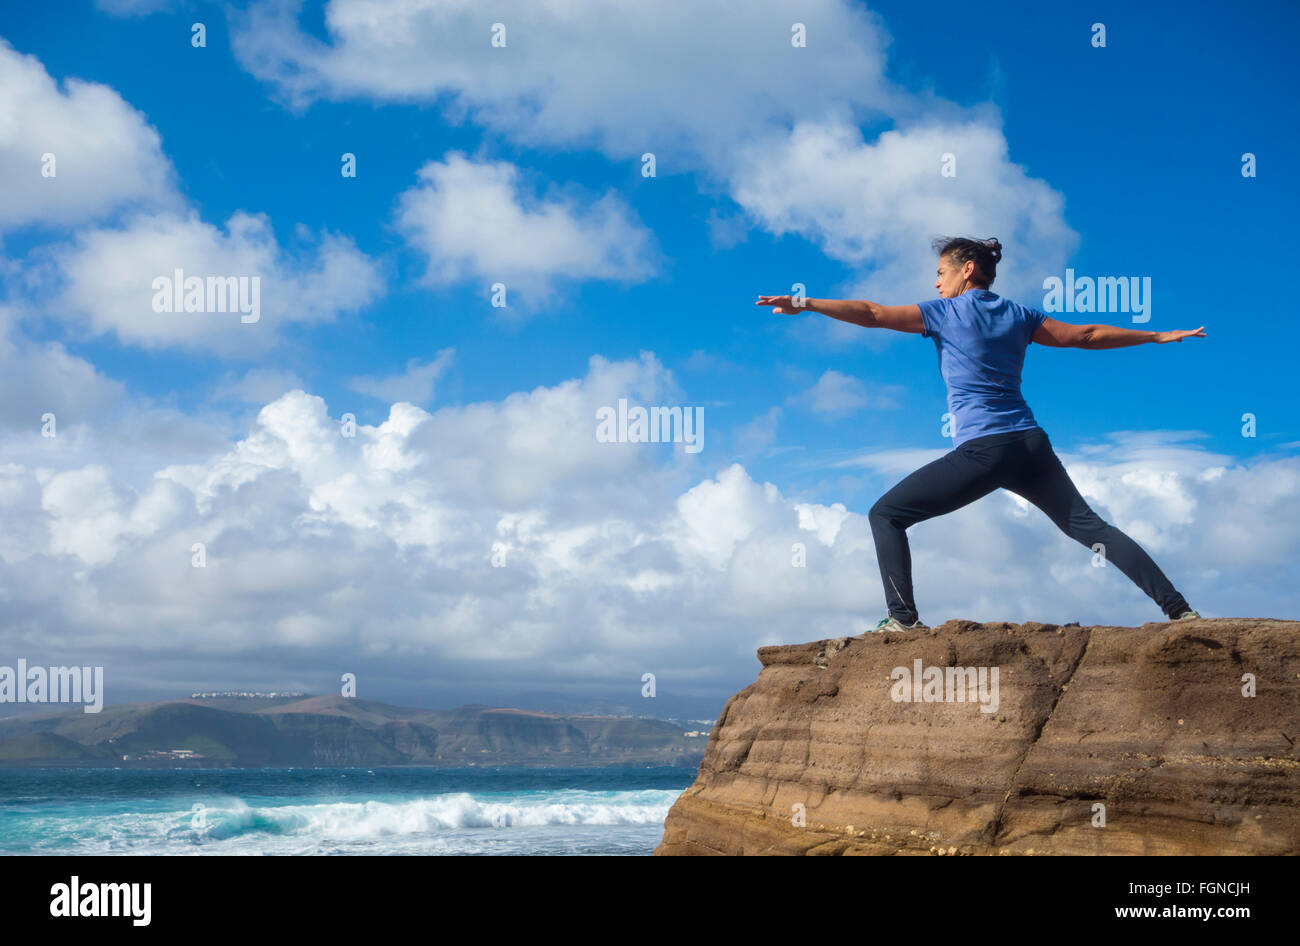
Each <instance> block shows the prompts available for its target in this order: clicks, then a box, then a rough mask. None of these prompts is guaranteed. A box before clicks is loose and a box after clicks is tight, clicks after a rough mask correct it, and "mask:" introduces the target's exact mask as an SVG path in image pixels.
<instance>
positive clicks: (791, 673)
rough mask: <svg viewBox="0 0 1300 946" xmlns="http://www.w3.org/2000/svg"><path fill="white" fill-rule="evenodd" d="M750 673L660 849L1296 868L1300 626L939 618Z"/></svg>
mask: <svg viewBox="0 0 1300 946" xmlns="http://www.w3.org/2000/svg"><path fill="white" fill-rule="evenodd" d="M758 659H759V661H760V662H761V663H762V665H763V667H762V670H761V671H760V673H759V675H758V680H757V681H756V682H755V683H753V684H752V685H751V686H749V687H747V688H746V689H744V690H742V691H741V692H739V693H737V694H736V695H735V696H733V697H732V698H731V699H730V700H729V701H728V702H727V704H726V707H725V708H724V709H723V711H722V715H721V716H720V717H719V719H718V722H717V723H716V725H715V726H714V728H713V732H712V734H711V735H710V737H709V743H708V748H707V751H706V753H705V757H704V760H703V762H701V763H700V768H699V774H698V776H697V778H696V780H695V783H694V784H693V785H692V786H691V787H690V788H689V789H687V790H686V792H685V793H683V794H682V796H681V797H680V798H679V799H678V800H677V802H676V803H675V804H674V805H673V807H672V810H671V811H670V812H669V814H668V818H667V821H666V823H665V830H664V837H663V841H662V843H661V844H660V845H659V848H658V849H657V850H656V852H655V853H656V854H1287V853H1289V854H1296V853H1300V748H1297V745H1296V741H1297V739H1300V622H1295V621H1277V620H1264V619H1240V618H1218V619H1201V620H1190V621H1183V622H1176V623H1163V622H1162V623H1153V624H1146V625H1143V626H1142V627H1136V628H1133V627H1080V626H1078V625H1066V626H1057V625H1053V624H1038V623H1028V624H1019V625H1012V624H978V623H974V622H971V621H949V622H947V623H946V624H943V625H941V626H939V627H937V628H934V629H933V630H930V631H920V632H911V633H893V634H868V635H866V636H865V637H861V638H839V639H834V640H823V641H815V642H812V643H807V644H794V645H789V646H782V647H764V648H761V649H760V650H759V652H758ZM1251 693H1253V694H1254V695H1250V694H1251Z"/></svg>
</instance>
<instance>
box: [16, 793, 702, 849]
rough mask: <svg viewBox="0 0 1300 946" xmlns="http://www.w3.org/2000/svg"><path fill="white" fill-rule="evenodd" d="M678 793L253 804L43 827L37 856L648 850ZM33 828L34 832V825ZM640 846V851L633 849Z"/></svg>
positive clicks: (61, 820) (122, 814)
mask: <svg viewBox="0 0 1300 946" xmlns="http://www.w3.org/2000/svg"><path fill="white" fill-rule="evenodd" d="M677 795H678V793H677V792H675V791H660V790H649V789H647V790H641V791H610V792H593V791H582V790H576V789H575V790H566V791H557V792H544V793H543V792H537V793H523V794H512V795H494V794H488V793H484V794H469V793H465V792H458V793H449V794H443V795H434V796H430V797H425V798H392V799H386V800H364V801H363V800H356V801H319V802H314V803H302V802H298V801H291V800H285V801H284V803H278V802H277V803H261V802H255V803H254V804H252V805H250V804H248V803H246V802H244V801H243V800H241V799H238V798H216V799H209V800H205V801H202V802H199V803H198V804H201V805H202V812H201V817H196V811H195V809H194V808H187V809H181V810H178V809H176V808H169V809H168V810H162V809H161V808H159V809H155V810H149V811H120V810H119V811H115V812H111V813H109V812H103V813H99V814H97V815H94V816H92V817H86V813H85V812H82V813H80V815H79V816H78V817H76V818H70V817H58V816H48V815H47V816H46V817H43V818H41V819H39V820H40V822H41V824H40V825H39V832H38V833H39V835H40V836H41V842H40V844H39V845H38V847H39V849H40V851H39V852H41V853H56V852H57V853H104V854H111V853H132V854H146V853H148V854H347V853H396V854H403V853H412V854H414V853H479V852H483V853H487V852H491V853H534V852H536V853H542V852H547V853H567V852H572V853H577V852H578V851H577V850H576V848H581V849H582V850H584V851H592V850H596V849H603V848H605V847H606V846H608V847H610V848H612V850H611V851H610V853H618V852H619V850H618V849H619V848H620V847H627V848H628V850H627V853H634V852H635V853H640V852H643V850H644V848H645V845H646V844H647V843H653V840H652V839H654V838H655V837H656V835H657V834H658V832H660V831H662V826H663V821H664V818H665V816H666V815H667V814H668V809H669V807H671V805H672V803H673V801H674V800H675V799H676V798H677ZM29 827H32V828H36V827H37V825H35V824H31V825H29ZM632 848H636V850H635V851H634V850H632Z"/></svg>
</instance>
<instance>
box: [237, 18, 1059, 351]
mask: <svg viewBox="0 0 1300 946" xmlns="http://www.w3.org/2000/svg"><path fill="white" fill-rule="evenodd" d="M295 14H296V8H295V7H293V6H287V5H284V4H268V3H262V4H256V5H254V6H253V7H251V8H250V9H249V11H248V12H247V14H246V15H244V16H242V17H240V16H237V17H236V18H235V24H236V25H235V38H234V46H235V50H236V54H237V56H238V57H239V58H240V60H241V61H242V62H243V63H244V65H245V66H246V67H247V68H248V69H250V71H252V72H253V74H254V75H257V76H258V77H260V78H262V79H264V80H266V81H268V82H271V83H273V84H274V85H275V86H276V87H277V88H278V89H279V90H280V91H281V92H282V93H283V94H284V95H285V96H287V97H288V98H289V99H290V100H291V101H292V102H294V103H296V104H300V105H301V104H305V103H307V102H309V101H312V100H313V99H316V98H320V97H326V98H363V99H370V100H375V101H385V102H407V103H412V102H421V103H434V102H436V103H438V104H439V105H440V106H441V107H443V109H444V111H445V113H446V114H447V115H448V116H449V117H450V118H451V119H452V120H454V121H460V120H462V119H463V118H466V117H468V118H472V120H473V121H475V122H476V123H477V124H479V125H481V126H483V127H485V128H487V129H489V130H491V131H493V132H495V133H498V134H501V135H504V136H505V137H507V138H509V139H511V140H513V141H514V142H516V143H519V144H524V145H529V146H534V147H549V148H552V149H561V148H563V149H567V150H572V149H575V148H593V149H597V150H599V151H600V152H602V153H603V154H605V155H606V156H607V157H609V158H611V159H613V160H615V161H633V160H639V159H640V157H641V155H642V154H643V153H645V152H652V153H655V154H656V157H657V159H658V161H657V165H658V172H659V173H660V174H671V173H676V172H679V171H691V172H694V171H697V170H703V171H705V172H706V174H705V175H704V177H705V178H706V179H707V185H708V186H707V189H708V190H710V191H712V192H717V191H718V190H722V191H723V192H725V193H728V194H729V195H730V196H731V198H732V199H733V200H734V201H735V202H736V203H737V204H738V205H739V206H740V207H741V208H742V209H743V211H744V212H745V213H746V214H747V215H748V216H749V218H750V219H751V220H753V221H755V222H757V223H758V224H759V225H760V226H762V227H764V228H765V229H767V230H768V231H770V232H771V233H774V234H778V235H780V234H785V233H793V234H798V235H800V236H803V237H805V238H807V239H809V240H811V241H813V242H814V243H816V244H817V245H818V246H820V247H821V248H822V249H823V251H824V252H825V253H826V254H827V255H829V256H831V257H833V258H835V259H838V260H842V261H843V262H845V263H847V264H849V265H850V266H852V267H854V268H855V270H856V274H855V275H854V276H853V277H851V278H850V279H849V280H848V281H847V288H846V289H845V290H843V291H842V294H846V295H854V296H866V297H868V298H875V299H877V300H879V301H883V302H886V303H896V304H897V303H906V302H911V301H921V300H922V299H925V298H932V297H933V294H934V290H933V289H932V285H933V271H934V262H935V261H934V258H933V256H932V253H931V250H930V247H929V241H930V239H931V238H932V237H934V236H936V235H939V234H941V233H952V234H963V235H974V236H989V235H996V236H997V237H999V239H1001V241H1002V243H1003V245H1004V246H1005V247H1006V257H1005V261H1004V262H1003V264H1002V266H1001V267H1000V272H999V274H998V281H997V288H998V289H999V290H1000V291H1002V292H1004V293H1005V294H1008V295H1012V296H1020V297H1022V298H1026V301H1027V303H1029V304H1032V303H1033V301H1034V298H1036V297H1040V296H1041V285H1042V278H1043V276H1044V275H1045V274H1047V273H1054V272H1060V271H1061V269H1062V267H1063V265H1064V262H1065V260H1066V259H1067V257H1068V254H1069V252H1070V251H1071V250H1072V249H1073V247H1074V245H1075V243H1076V241H1077V237H1076V235H1075V233H1074V232H1073V231H1072V230H1071V229H1070V228H1069V227H1068V226H1067V225H1066V224H1065V222H1064V216H1063V214H1064V206H1063V200H1062V198H1061V196H1060V195H1059V194H1058V193H1057V192H1055V191H1054V190H1052V189H1051V187H1049V186H1048V185H1047V184H1046V183H1044V182H1043V181H1041V180H1037V179H1034V178H1032V177H1030V176H1029V175H1028V174H1027V173H1026V171H1025V170H1024V169H1023V168H1021V167H1019V166H1018V165H1015V164H1013V163H1012V161H1011V156H1010V155H1009V153H1008V149H1007V143H1006V139H1005V136H1004V135H1003V133H1002V129H1001V124H1000V119H999V117H998V115H997V113H996V111H995V110H994V109H992V108H988V107H977V108H961V107H958V106H956V105H954V104H953V103H950V102H945V101H943V100H941V99H938V98H936V97H935V96H933V95H931V94H928V93H924V92H922V93H911V92H908V91H906V90H903V89H900V88H897V87H895V86H894V85H892V84H891V83H890V82H889V81H888V80H887V79H886V78H885V72H884V67H885V49H886V48H887V46H888V44H889V40H890V37H889V35H888V32H887V29H886V26H885V23H884V21H883V20H881V19H880V18H879V17H877V16H876V15H875V14H874V13H872V12H870V11H868V10H865V9H864V8H862V7H861V6H860V5H858V4H855V3H851V2H849V0H811V2H809V3H803V4H801V5H800V7H799V10H798V21H799V22H801V23H803V24H805V26H806V28H807V47H806V48H802V49H801V48H794V47H792V45H791V32H790V30H791V20H792V17H791V15H790V13H789V11H788V9H787V6H786V4H784V3H781V2H778V0H758V2H753V3H747V4H745V5H744V8H743V10H741V11H738V10H737V8H736V7H735V5H733V4H728V3H725V2H723V0H707V2H700V0H677V2H664V3H658V4H656V5H655V16H654V17H653V18H647V17H646V16H645V14H644V10H643V9H642V8H641V7H639V6H637V5H634V4H633V5H628V4H618V3H612V2H598V3H593V2H579V0H571V2H562V3H552V4H545V5H541V6H539V5H537V4H530V3H522V2H520V3H517V4H516V3H506V4H505V5H504V6H503V7H500V8H499V12H498V13H496V14H494V16H498V17H500V18H501V20H502V21H504V22H505V23H507V25H508V34H507V45H506V47H505V48H493V47H492V46H491V45H490V44H489V29H488V25H487V24H485V23H484V22H483V20H482V18H481V17H480V16H479V13H478V10H477V6H476V4H474V3H472V2H469V0H462V2H453V3H441V4H436V5H431V4H423V3H413V2H408V0H331V2H330V3H329V4H328V6H327V8H326V17H325V23H326V29H327V31H328V34H329V39H328V41H327V42H323V41H321V40H319V39H316V38H315V37H312V36H309V35H307V34H305V33H303V32H302V31H301V30H300V29H299V27H298V26H297V24H296V23H295V22H294V15H295ZM864 121H869V122H870V123H871V125H872V127H880V126H885V127H888V126H889V125H891V124H892V126H893V127H892V128H890V130H887V131H885V132H884V133H883V134H880V135H879V137H878V138H876V139H875V140H871V141H867V140H864V139H863V136H862V132H861V131H860V128H859V124H860V123H862V122H864ZM945 154H952V155H954V156H955V159H956V176H955V177H943V176H942V175H941V174H940V170H941V161H942V156H943V155H945ZM719 185H720V186H719ZM708 219H709V221H710V223H709V227H710V230H711V233H712V238H713V239H714V240H715V241H720V245H730V244H732V243H734V242H735V241H736V240H738V239H739V238H740V236H741V234H740V233H739V232H738V231H737V228H736V226H735V220H734V215H730V214H723V215H722V216H719V215H718V214H717V212H716V211H715V212H714V213H713V214H712V215H711V216H710V217H709V218H708ZM724 220H730V221H731V223H730V224H724V223H722V221H724ZM823 294H830V292H829V291H827V292H824V293H823ZM820 331H824V332H825V333H826V334H827V336H828V337H829V339H830V340H831V341H833V342H834V343H836V344H841V345H842V344H844V343H845V342H846V341H847V340H848V339H850V338H852V339H855V340H861V339H864V338H869V337H870V334H869V333H860V332H859V333H856V334H849V333H847V332H846V330H845V329H844V328H843V327H840V328H835V327H827V328H824V329H822V330H820Z"/></svg>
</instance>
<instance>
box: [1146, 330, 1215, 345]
mask: <svg viewBox="0 0 1300 946" xmlns="http://www.w3.org/2000/svg"><path fill="white" fill-rule="evenodd" d="M1204 337H1205V326H1204V325H1202V326H1201V327H1200V328H1196V329H1175V330H1174V331H1172V332H1156V344H1157V345H1163V344H1165V342H1181V341H1182V340H1183V339H1184V338H1204Z"/></svg>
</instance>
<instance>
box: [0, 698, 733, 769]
mask: <svg viewBox="0 0 1300 946" xmlns="http://www.w3.org/2000/svg"><path fill="white" fill-rule="evenodd" d="M701 725H702V724H700V723H698V722H694V723H692V722H684V723H679V722H675V721H669V720H660V719H643V718H633V717H618V716H582V715H572V716H560V715H555V714H551V713H541V712H534V711H531V710H520V709H508V708H501V707H489V706H462V707H461V708H459V709H454V710H423V709H405V708H402V707H396V706H389V705H387V704H385V703H377V702H375V701H373V700H361V699H351V698H347V697H342V696H337V695H330V696H310V697H281V698H274V699H247V698H239V697H218V698H199V699H183V700H171V701H167V702H161V703H129V704H124V705H121V706H109V707H105V708H104V709H103V711H102V712H99V713H85V712H83V711H82V710H81V709H80V708H77V709H76V710H71V711H69V712H66V713H60V714H57V715H52V716H42V717H36V718H32V717H27V718H21V719H5V720H0V765H2V764H24V765H30V764H71V765H114V766H120V765H151V764H167V765H176V764H190V765H240V766H242V765H331V766H350V765H404V764H411V765H565V766H583V765H611V764H628V763H634V764H658V765H695V764H697V763H698V762H699V761H700V759H701V758H702V757H703V755H704V747H705V744H706V743H707V742H708V729H707V727H705V728H703V729H701V728H700V727H701Z"/></svg>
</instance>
